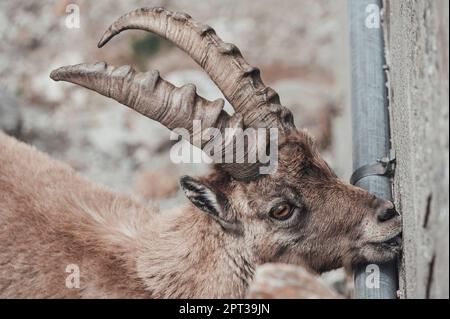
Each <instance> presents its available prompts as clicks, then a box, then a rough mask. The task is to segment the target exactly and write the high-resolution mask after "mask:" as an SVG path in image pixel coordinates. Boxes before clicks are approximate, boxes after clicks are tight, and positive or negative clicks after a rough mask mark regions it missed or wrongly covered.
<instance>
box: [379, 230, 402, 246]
mask: <svg viewBox="0 0 450 319" xmlns="http://www.w3.org/2000/svg"><path fill="white" fill-rule="evenodd" d="M372 244H373V245H377V246H381V247H383V248H387V249H391V250H400V248H401V246H402V233H401V232H399V233H398V234H396V235H395V236H392V237H390V238H389V239H387V240H384V241H379V242H373V243H372Z"/></svg>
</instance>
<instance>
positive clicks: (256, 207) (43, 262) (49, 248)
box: [0, 8, 401, 298]
mask: <svg viewBox="0 0 450 319" xmlns="http://www.w3.org/2000/svg"><path fill="white" fill-rule="evenodd" d="M126 29H143V30H147V31H150V32H154V33H156V34H158V35H161V36H163V37H165V38H167V39H168V40H170V41H172V42H174V43H175V44H176V45H177V46H179V47H180V48H181V49H183V50H184V51H186V52H187V53H188V54H190V55H191V56H192V58H193V59H194V60H195V61H196V62H198V63H199V64H200V65H201V66H202V67H203V69H204V70H205V71H206V72H207V73H208V74H209V75H210V77H211V79H212V80H213V81H214V82H215V83H216V84H217V86H218V87H219V88H220V89H221V90H222V92H223V93H224V95H225V97H226V98H227V99H228V100H229V102H230V103H231V104H232V105H233V107H234V109H235V111H236V112H235V113H234V115H232V116H231V115H229V114H228V113H226V112H225V111H224V110H223V109H222V107H223V100H216V101H213V102H211V101H208V100H205V99H203V98H201V97H199V96H198V95H197V94H196V92H195V87H194V86H192V85H186V86H184V87H181V88H176V87H175V86H173V85H172V84H170V83H168V82H167V81H165V80H163V79H162V78H160V76H159V74H158V72H156V71H153V72H147V73H138V72H135V71H134V70H133V69H131V68H130V67H120V68H114V67H111V66H108V65H106V64H105V63H96V64H80V65H75V66H68V67H62V68H60V69H57V70H55V71H53V72H52V74H51V77H52V78H53V79H54V80H57V81H59V80H63V81H69V82H73V83H76V84H79V85H81V86H84V87H87V88H89V89H92V90H94V91H96V92H99V93H100V94H103V95H105V96H108V97H112V98H114V99H116V100H117V101H119V102H121V103H122V104H125V105H127V106H129V107H130V108H132V109H134V110H136V111H138V112H140V113H142V114H143V115H145V116H147V117H149V118H151V119H154V120H156V121H159V122H160V123H162V124H163V125H165V126H166V127H168V128H169V129H171V130H175V129H177V128H184V129H186V130H187V131H188V132H189V133H190V135H191V136H190V137H193V135H195V134H196V133H195V132H194V131H193V130H192V122H193V121H194V120H201V121H202V123H203V124H202V125H205V126H206V127H214V128H216V129H218V130H219V131H223V130H224V129H225V128H227V127H232V128H265V129H269V128H277V129H278V131H279V132H280V133H279V138H278V167H277V170H276V171H275V172H273V173H272V174H266V175H262V174H260V171H259V168H260V167H261V165H262V164H261V163H250V162H243V163H221V164H217V165H215V166H214V168H213V171H212V172H211V174H210V175H208V176H207V177H204V178H199V179H194V178H192V177H183V178H182V179H181V186H182V188H183V190H184V192H185V194H186V196H187V198H188V199H189V200H190V203H189V204H188V205H187V206H186V207H185V208H183V209H179V210H174V211H172V212H164V213H158V212H155V211H153V210H152V209H150V208H148V207H144V206H141V205H140V204H138V203H136V202H134V201H133V200H131V199H129V198H127V197H124V196H120V195H116V194H114V193H112V192H110V191H107V190H105V189H103V188H101V187H99V186H96V185H94V184H92V183H90V182H88V181H86V180H85V179H83V178H81V177H79V176H77V175H76V174H75V173H74V171H73V170H72V169H70V168H69V167H67V166H66V165H64V164H61V163H58V162H56V161H54V160H52V159H50V158H48V157H47V156H46V155H43V154H40V153H39V152H37V151H36V150H34V149H32V148H31V147H29V146H26V145H24V144H21V143H19V142H17V141H15V140H13V139H12V138H9V137H6V136H5V135H2V134H0V147H1V153H0V229H1V232H0V295H2V296H4V297H129V298H131V297H153V298H158V297H162V298H166V297H243V296H245V293H246V289H247V286H248V284H249V282H250V281H251V280H252V277H253V274H254V270H255V267H257V266H258V265H260V264H263V263H267V262H284V263H290V264H298V265H302V266H304V267H306V268H308V269H309V270H311V271H316V272H323V271H326V270H329V269H333V268H337V267H341V266H345V267H351V266H352V265H354V264H357V263H360V262H383V261H386V260H388V259H391V258H394V257H395V255H396V253H398V251H399V250H400V245H399V244H400V241H399V235H400V232H401V229H400V228H401V222H400V217H399V216H398V215H397V214H396V212H395V210H394V207H393V205H392V203H390V202H388V201H385V200H383V199H380V198H377V197H375V196H374V195H372V194H370V193H368V192H366V191H364V190H362V189H359V188H357V187H354V186H351V185H348V184H346V183H344V182H342V181H340V180H339V179H338V178H337V177H336V175H335V174H334V173H333V172H332V170H331V169H330V168H329V167H328V165H327V164H326V163H325V161H324V160H323V159H322V158H321V157H320V155H319V153H318V152H317V150H316V148H315V146H314V143H313V141H312V139H311V138H310V137H309V136H308V135H307V133H305V132H303V131H301V130H297V129H296V128H295V126H294V123H293V117H292V114H291V112H290V111H289V110H288V109H286V108H285V107H283V106H281V104H280V100H279V98H278V95H277V94H276V93H275V92H274V91H273V90H272V89H270V88H268V87H266V86H265V85H264V84H263V82H262V81H261V79H260V77H259V71H258V69H256V68H253V67H250V66H249V65H248V64H247V63H246V62H245V60H244V59H243V57H242V55H241V54H240V52H239V50H238V49H237V48H236V47H235V46H233V45H231V44H225V43H223V42H222V41H221V40H220V39H219V38H218V37H217V35H216V34H215V33H214V31H213V30H212V29H211V28H210V27H209V26H206V25H202V24H199V23H197V22H195V21H193V20H192V19H191V17H190V16H188V15H186V14H182V13H173V12H170V11H167V10H165V9H162V8H152V9H139V10H135V11H133V12H130V13H128V14H126V15H124V16H122V17H121V18H120V19H118V20H117V21H116V22H114V23H113V24H112V25H111V26H110V27H109V29H108V30H107V31H106V33H105V35H104V36H103V38H102V40H101V41H100V43H99V46H103V45H104V44H105V43H106V42H108V41H109V40H110V39H111V38H112V37H113V36H114V35H116V34H118V33H120V32H121V31H123V30H126ZM211 143H212V144H214V143H215V141H214V137H213V138H212V139H209V140H202V143H201V146H202V147H203V148H205V147H206V146H207V145H211ZM220 143H224V144H225V142H223V141H220ZM220 146H223V147H226V145H222V144H221V145H220ZM212 155H215V154H212ZM70 264H75V265H78V266H79V270H80V288H79V289H76V288H75V289H71V288H67V287H66V285H65V280H66V277H67V275H68V274H67V273H66V272H65V270H66V266H67V265H70Z"/></svg>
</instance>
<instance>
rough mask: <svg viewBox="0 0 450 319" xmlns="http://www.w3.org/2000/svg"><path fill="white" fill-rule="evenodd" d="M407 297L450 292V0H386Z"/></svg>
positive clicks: (442, 295)
mask: <svg viewBox="0 0 450 319" xmlns="http://www.w3.org/2000/svg"><path fill="white" fill-rule="evenodd" d="M384 6H385V22H386V23H385V27H386V31H387V32H386V36H387V38H386V45H387V61H388V64H389V67H390V70H389V81H390V83H389V87H390V108H391V130H392V143H393V147H394V149H395V150H396V152H397V161H398V166H397V171H396V177H395V181H394V188H395V189H394V192H395V201H396V205H397V207H398V209H399V210H400V212H401V213H402V214H403V218H404V240H405V243H404V256H403V261H402V269H401V278H400V284H401V290H402V294H403V297H405V298H448V297H449V232H448V230H449V218H448V214H449V211H448V206H449V195H448V191H449V162H448V161H449V146H448V140H449V131H448V130H449V126H448V110H449V106H448V102H449V98H448V97H449V93H448V92H449V91H448V89H449V88H448V76H449V64H448V36H449V25H448V18H449V17H448V14H449V13H448V10H449V8H448V7H449V1H448V0H415V1H412V0H386V2H385V4H384Z"/></svg>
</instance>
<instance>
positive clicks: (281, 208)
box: [270, 204, 294, 220]
mask: <svg viewBox="0 0 450 319" xmlns="http://www.w3.org/2000/svg"><path fill="white" fill-rule="evenodd" d="M293 211H294V210H293V209H292V207H291V206H290V205H288V204H281V205H278V206H275V207H274V208H273V209H272V210H271V211H270V216H271V217H273V218H275V219H279V220H285V219H288V218H289V217H291V215H292V212H293Z"/></svg>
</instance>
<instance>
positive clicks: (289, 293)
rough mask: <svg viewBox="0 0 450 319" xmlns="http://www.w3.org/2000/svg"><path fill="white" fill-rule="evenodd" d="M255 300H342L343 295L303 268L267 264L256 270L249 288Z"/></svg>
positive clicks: (249, 294)
mask: <svg viewBox="0 0 450 319" xmlns="http://www.w3.org/2000/svg"><path fill="white" fill-rule="evenodd" d="M247 297H248V298H253V299H255V298H256V299H340V298H342V296H341V295H339V294H338V293H336V292H335V291H334V290H333V289H331V288H330V287H328V286H327V285H326V284H325V283H324V282H323V281H322V279H321V278H320V277H319V276H317V275H315V274H312V273H311V272H309V271H307V270H306V269H304V268H303V267H300V266H294V265H287V264H265V265H262V266H260V267H258V268H257V269H256V273H255V279H254V281H253V283H252V284H251V285H250V287H249V291H248V294H247Z"/></svg>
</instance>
